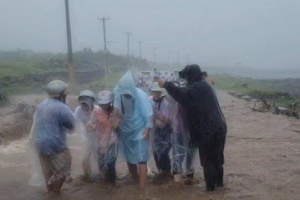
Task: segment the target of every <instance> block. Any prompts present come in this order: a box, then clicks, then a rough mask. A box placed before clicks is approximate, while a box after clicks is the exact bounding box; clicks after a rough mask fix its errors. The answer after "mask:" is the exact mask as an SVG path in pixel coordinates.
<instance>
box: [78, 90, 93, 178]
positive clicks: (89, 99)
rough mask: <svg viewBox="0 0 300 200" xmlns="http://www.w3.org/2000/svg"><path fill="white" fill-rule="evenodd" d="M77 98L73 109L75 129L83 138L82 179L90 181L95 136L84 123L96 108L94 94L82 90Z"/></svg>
mask: <svg viewBox="0 0 300 200" xmlns="http://www.w3.org/2000/svg"><path fill="white" fill-rule="evenodd" d="M78 100H79V103H80V106H78V107H77V108H76V109H75V112H74V115H75V120H76V130H77V131H79V132H80V134H81V135H82V138H83V141H84V143H83V152H84V153H83V161H82V168H83V176H82V180H84V181H87V182H90V181H92V180H93V178H92V170H91V158H96V151H97V140H96V139H97V137H96V133H95V131H93V130H92V131H88V130H87V128H86V125H87V123H88V122H90V121H91V114H92V112H93V110H94V109H95V108H96V106H94V103H95V94H94V93H93V92H92V91H90V90H83V91H81V92H80V93H79V96H78Z"/></svg>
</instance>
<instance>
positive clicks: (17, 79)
mask: <svg viewBox="0 0 300 200" xmlns="http://www.w3.org/2000/svg"><path fill="white" fill-rule="evenodd" d="M65 59H66V55H64V54H52V53H34V52H32V51H23V50H18V51H13V52H0V106H1V105H3V104H4V103H5V101H6V100H7V99H8V97H9V96H10V95H11V94H22V93H23V94H24V93H26V94H28V93H38V92H41V91H44V89H43V86H44V85H45V80H49V77H51V78H52V77H53V78H58V79H62V80H65V81H68V75H66V73H67V70H68V68H67V66H66V60H65ZM103 60H104V53H103V52H102V51H98V52H92V51H91V50H90V49H84V50H83V51H79V52H75V53H74V66H75V68H76V69H75V70H78V71H84V70H86V71H89V70H100V71H101V69H103V66H102V64H103ZM107 60H108V68H109V72H110V74H111V75H109V77H108V80H107V87H105V82H104V80H103V78H101V72H100V75H99V80H97V81H93V82H91V83H87V84H76V83H73V84H72V87H71V91H72V92H77V91H78V90H79V89H80V88H84V87H85V88H84V89H86V88H91V89H92V90H94V91H95V92H98V91H100V90H102V89H105V88H106V89H112V88H113V87H114V86H115V84H116V82H117V80H118V79H119V78H120V77H121V75H122V74H123V73H124V71H125V70H126V67H125V66H127V57H126V56H122V55H115V54H112V53H108V55H107ZM130 63H131V65H132V66H134V67H135V68H137V69H143V68H146V67H147V65H148V63H147V60H145V59H139V58H136V57H130ZM85 77H87V80H85V81H88V80H89V79H88V76H85Z"/></svg>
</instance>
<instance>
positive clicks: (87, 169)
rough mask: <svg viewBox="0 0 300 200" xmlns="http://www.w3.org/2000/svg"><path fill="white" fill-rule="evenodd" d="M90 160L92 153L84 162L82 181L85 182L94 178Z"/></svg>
mask: <svg viewBox="0 0 300 200" xmlns="http://www.w3.org/2000/svg"><path fill="white" fill-rule="evenodd" d="M90 158H91V153H89V154H87V155H86V156H85V157H84V159H83V161H82V169H83V176H82V180H84V181H91V178H92V170H91V163H90Z"/></svg>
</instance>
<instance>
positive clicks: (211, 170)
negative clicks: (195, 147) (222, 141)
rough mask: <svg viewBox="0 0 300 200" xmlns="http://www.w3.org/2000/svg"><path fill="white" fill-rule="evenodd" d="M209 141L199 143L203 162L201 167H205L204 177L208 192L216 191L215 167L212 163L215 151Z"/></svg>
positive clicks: (200, 156)
mask: <svg viewBox="0 0 300 200" xmlns="http://www.w3.org/2000/svg"><path fill="white" fill-rule="evenodd" d="M208 144H209V141H207V140H203V141H200V143H199V158H200V162H201V166H202V167H203V175H204V180H205V184H206V190H207V191H214V190H215V174H216V170H215V165H214V164H213V162H212V161H211V159H212V158H211V156H212V155H213V152H211V151H213V150H212V149H211V148H210V146H209V145H208Z"/></svg>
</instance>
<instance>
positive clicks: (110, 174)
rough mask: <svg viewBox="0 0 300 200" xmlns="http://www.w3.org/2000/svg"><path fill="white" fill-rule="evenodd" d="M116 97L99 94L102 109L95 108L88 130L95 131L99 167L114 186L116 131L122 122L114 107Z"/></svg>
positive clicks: (105, 93) (110, 93)
mask: <svg viewBox="0 0 300 200" xmlns="http://www.w3.org/2000/svg"><path fill="white" fill-rule="evenodd" d="M113 98H114V95H113V93H112V92H111V91H108V90H104V91H101V92H99V93H98V95H97V103H98V104H99V107H100V108H95V109H94V110H93V113H92V118H91V122H90V123H89V124H88V125H87V128H88V130H95V131H96V135H97V143H98V150H97V155H98V167H99V171H100V173H102V174H103V175H104V176H105V180H106V181H107V182H109V183H110V184H112V185H115V183H116V168H115V165H116V160H117V153H118V145H117V143H118V138H117V134H116V129H117V128H118V126H119V124H120V122H121V115H120V113H119V112H118V110H117V109H115V108H114V107H113Z"/></svg>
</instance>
